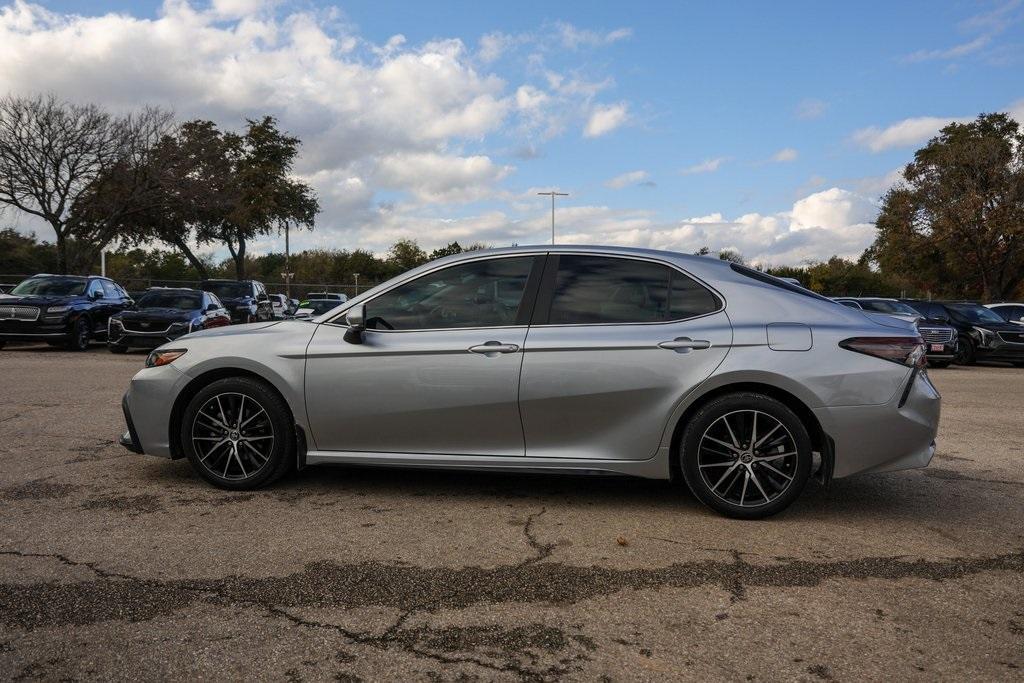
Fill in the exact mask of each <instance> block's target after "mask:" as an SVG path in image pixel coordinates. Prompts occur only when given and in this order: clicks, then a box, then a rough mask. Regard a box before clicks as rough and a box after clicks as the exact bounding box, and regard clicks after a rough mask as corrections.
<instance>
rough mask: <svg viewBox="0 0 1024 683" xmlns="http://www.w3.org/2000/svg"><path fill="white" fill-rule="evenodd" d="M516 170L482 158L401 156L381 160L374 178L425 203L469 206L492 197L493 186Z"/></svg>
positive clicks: (395, 155) (414, 154)
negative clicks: (457, 203)
mask: <svg viewBox="0 0 1024 683" xmlns="http://www.w3.org/2000/svg"><path fill="white" fill-rule="evenodd" d="M513 170H515V169H514V168H513V167H511V166H497V165H495V164H494V162H492V161H491V159H490V158H489V157H486V156H482V155H479V156H471V157H453V156H447V155H442V154H437V153H434V152H426V153H401V154H392V155H388V156H386V157H384V158H382V159H380V161H379V163H378V165H377V169H376V173H375V178H376V179H377V180H378V181H379V182H380V184H381V185H382V186H384V187H388V188H395V189H404V190H407V191H410V192H412V193H413V194H414V195H415V196H416V197H417V198H418V199H420V200H422V201H425V202H466V201H476V200H479V199H483V198H485V197H488V196H490V195H491V194H492V193H493V187H492V185H493V184H494V183H496V182H498V181H499V180H501V179H503V178H505V177H506V176H507V175H508V174H509V173H511V172H512V171H513Z"/></svg>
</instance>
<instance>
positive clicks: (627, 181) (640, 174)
mask: <svg viewBox="0 0 1024 683" xmlns="http://www.w3.org/2000/svg"><path fill="white" fill-rule="evenodd" d="M649 177H650V174H649V173H647V171H630V172H629V173H623V174H622V175H617V176H615V177H614V178H612V179H610V180H608V181H605V184H604V186H605V187H607V188H610V189H612V190H621V189H622V188H624V187H629V186H630V185H640V184H642V183H649V182H650V181H649V180H648V178H649Z"/></svg>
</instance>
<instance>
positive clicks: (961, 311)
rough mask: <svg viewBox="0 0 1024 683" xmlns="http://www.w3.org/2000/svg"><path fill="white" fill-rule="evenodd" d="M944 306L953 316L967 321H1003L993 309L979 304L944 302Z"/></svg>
mask: <svg viewBox="0 0 1024 683" xmlns="http://www.w3.org/2000/svg"><path fill="white" fill-rule="evenodd" d="M946 308H948V309H949V312H950V313H952V314H953V317H954V318H960V319H962V320H965V321H966V322H969V323H1005V322H1006V321H1005V320H1003V319H1002V318H1001V317H999V314H998V313H996V312H995V311H993V310H991V309H988V308H985V307H984V306H981V305H979V304H946Z"/></svg>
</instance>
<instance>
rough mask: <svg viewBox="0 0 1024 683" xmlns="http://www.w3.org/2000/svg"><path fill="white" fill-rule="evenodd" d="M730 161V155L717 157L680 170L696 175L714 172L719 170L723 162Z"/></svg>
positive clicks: (683, 172)
mask: <svg viewBox="0 0 1024 683" xmlns="http://www.w3.org/2000/svg"><path fill="white" fill-rule="evenodd" d="M727 161H729V157H715V158H714V159H705V160H704V161H702V162H700V163H699V164H694V165H693V166H687V167H686V168H684V169H683V170H681V171H680V173H682V174H683V175H694V174H696V173H714V172H715V171H717V170H718V169H719V168H720V167H721V166H722V164H724V163H725V162H727Z"/></svg>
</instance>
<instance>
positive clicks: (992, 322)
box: [904, 299, 1024, 367]
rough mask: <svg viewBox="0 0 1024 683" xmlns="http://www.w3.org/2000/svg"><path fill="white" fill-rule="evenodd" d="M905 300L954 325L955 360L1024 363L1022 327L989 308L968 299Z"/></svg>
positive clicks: (920, 309)
mask: <svg viewBox="0 0 1024 683" xmlns="http://www.w3.org/2000/svg"><path fill="white" fill-rule="evenodd" d="M904 301H905V302H906V303H908V304H910V306H911V307H913V308H914V309H915V310H917V311H919V312H920V313H921V314H922V315H924V316H925V317H927V318H929V319H933V320H940V321H942V322H945V323H947V324H949V325H952V326H953V327H954V328H956V331H957V346H956V362H957V363H959V364H961V365H971V364H972V363H974V362H975V361H978V360H994V361H1003V362H1006V363H1013V364H1014V365H1016V366H1017V367H1024V330H1022V329H1021V328H1020V326H1019V325H1014V324H1013V323H1008V322H1006V321H1005V320H1003V318H1002V317H1000V316H999V315H998V314H996V313H995V312H994V311H992V310H991V309H988V308H985V307H984V306H982V305H981V304H977V303H974V302H971V301H919V300H915V299H905V300H904Z"/></svg>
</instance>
